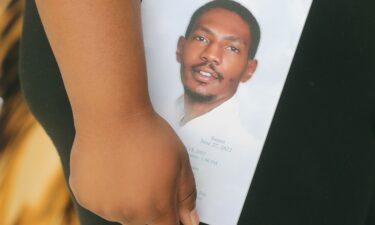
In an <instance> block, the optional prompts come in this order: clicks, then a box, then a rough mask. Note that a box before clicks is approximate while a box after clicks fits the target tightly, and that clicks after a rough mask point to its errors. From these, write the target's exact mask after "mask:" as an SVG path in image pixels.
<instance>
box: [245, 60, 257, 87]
mask: <svg viewBox="0 0 375 225" xmlns="http://www.w3.org/2000/svg"><path fill="white" fill-rule="evenodd" d="M257 66H258V61H257V60H256V59H249V60H248V61H247V67H246V70H245V73H244V74H243V75H242V77H241V82H242V83H245V82H246V81H248V80H249V79H250V78H251V77H252V76H253V74H254V73H255V70H256V69H257Z"/></svg>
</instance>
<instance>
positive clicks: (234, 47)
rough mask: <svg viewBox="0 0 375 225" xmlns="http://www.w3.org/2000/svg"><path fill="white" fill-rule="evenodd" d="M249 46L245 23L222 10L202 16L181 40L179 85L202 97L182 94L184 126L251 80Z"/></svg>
mask: <svg viewBox="0 0 375 225" xmlns="http://www.w3.org/2000/svg"><path fill="white" fill-rule="evenodd" d="M233 24H235V26H233ZM250 45H251V33H250V30H249V27H248V24H247V23H246V22H245V21H244V20H243V19H242V18H241V17H240V16H239V15H237V14H236V13H234V12H231V11H228V10H226V9H221V8H217V9H211V10H209V11H207V12H205V13H203V15H201V17H200V18H198V20H197V21H196V22H195V25H194V27H193V30H192V32H191V33H190V35H189V36H188V37H180V39H179V42H178V46H177V52H176V55H177V61H178V62H179V63H180V64H181V80H182V83H183V85H184V87H185V89H188V90H189V92H190V93H194V95H195V96H197V95H198V96H201V97H202V98H203V100H202V99H197V98H194V97H192V96H191V95H189V94H186V91H185V95H184V100H185V118H184V119H183V121H182V123H183V124H184V123H187V122H188V121H190V120H192V119H194V118H196V117H198V116H201V115H203V114H205V113H207V112H209V111H211V110H212V109H214V108H215V107H217V106H219V105H220V104H222V103H223V102H225V101H227V100H228V99H229V98H231V97H232V96H233V95H234V94H235V93H236V91H237V88H238V85H239V84H240V83H241V82H242V83H244V82H247V81H248V80H249V79H250V78H251V76H252V75H253V73H254V72H255V70H256V67H257V61H256V60H254V59H249V58H248V51H249V47H250ZM204 98H205V99H204Z"/></svg>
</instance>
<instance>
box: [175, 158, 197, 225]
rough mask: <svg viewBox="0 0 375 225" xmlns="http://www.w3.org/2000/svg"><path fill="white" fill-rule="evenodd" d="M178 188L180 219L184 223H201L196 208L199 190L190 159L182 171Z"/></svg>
mask: <svg viewBox="0 0 375 225" xmlns="http://www.w3.org/2000/svg"><path fill="white" fill-rule="evenodd" d="M178 188H179V189H178V191H179V192H178V214H179V217H180V221H181V222H182V223H183V224H184V225H199V217H198V213H197V210H196V208H195V201H196V198H197V190H196V187H195V180H194V176H193V171H192V169H191V166H190V163H189V161H188V162H187V165H186V166H185V169H183V170H182V171H181V177H180V182H179V187H178Z"/></svg>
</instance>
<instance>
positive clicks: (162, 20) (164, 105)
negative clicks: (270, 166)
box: [142, 0, 312, 225]
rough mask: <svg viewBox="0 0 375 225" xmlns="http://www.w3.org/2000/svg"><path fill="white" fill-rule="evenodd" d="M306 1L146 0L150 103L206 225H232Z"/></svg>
mask: <svg viewBox="0 0 375 225" xmlns="http://www.w3.org/2000/svg"><path fill="white" fill-rule="evenodd" d="M311 3H312V0H303V1H296V0H284V1H278V2H275V1H271V0H246V1H245V0H242V1H240V0H238V1H230V0H213V1H207V0H197V1H189V0H180V1H173V0H161V1H147V0H146V1H143V5H142V14H143V18H142V20H143V21H142V23H143V32H144V42H145V48H146V57H147V58H146V59H147V64H148V68H147V69H148V75H149V90H150V95H151V99H152V103H153V105H154V107H155V108H156V110H157V111H158V113H159V114H160V115H161V116H163V117H164V118H165V119H166V120H167V121H168V122H169V123H170V124H171V126H172V127H173V128H174V129H175V131H176V133H177V134H178V135H179V137H180V138H181V140H182V141H183V143H184V144H185V146H186V149H187V150H188V153H189V156H190V161H191V164H192V167H193V172H194V176H195V179H196V183H197V189H198V196H197V209H198V212H199V215H200V217H201V220H202V221H203V222H205V223H207V224H215V225H232V224H233V225H234V224H237V221H238V219H239V216H240V214H241V210H242V207H243V203H244V201H245V198H246V195H247V192H248V190H249V188H250V185H251V180H252V177H253V175H254V172H255V170H256V165H257V163H258V160H259V157H260V154H261V152H262V147H263V145H264V141H265V139H266V137H267V132H268V129H269V127H270V124H271V122H272V118H273V115H274V113H275V109H276V106H277V102H278V100H279V97H280V94H281V92H282V89H283V85H284V83H285V80H286V77H287V75H288V71H289V68H290V65H291V63H292V60H293V56H294V53H295V51H296V49H297V46H298V41H299V38H300V35H301V32H302V30H303V26H304V23H305V20H306V17H307V15H308V11H309V8H310V5H311ZM156 9H158V10H156ZM167 9H168V10H167Z"/></svg>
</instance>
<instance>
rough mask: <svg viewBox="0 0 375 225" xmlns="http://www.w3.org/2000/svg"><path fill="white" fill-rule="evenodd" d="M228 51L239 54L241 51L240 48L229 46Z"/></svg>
mask: <svg viewBox="0 0 375 225" xmlns="http://www.w3.org/2000/svg"><path fill="white" fill-rule="evenodd" d="M227 49H228V50H229V51H232V52H234V53H239V52H240V50H239V49H238V48H236V47H233V46H229V47H228V48H227Z"/></svg>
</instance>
